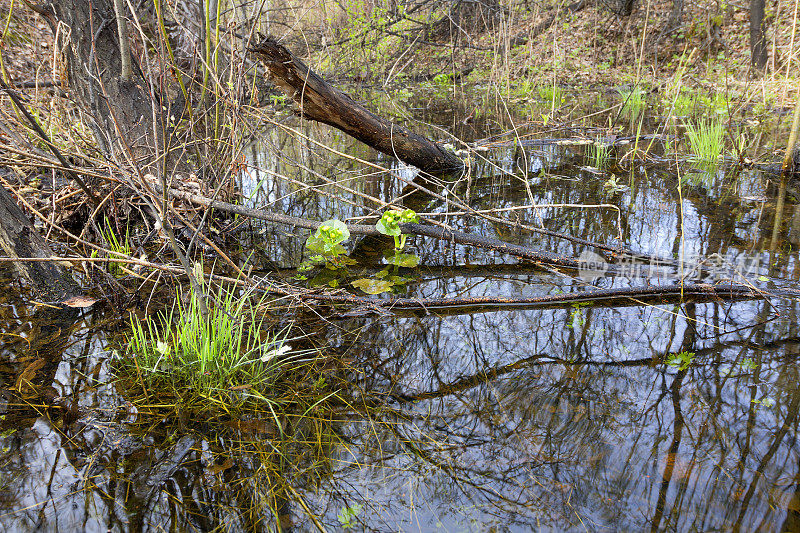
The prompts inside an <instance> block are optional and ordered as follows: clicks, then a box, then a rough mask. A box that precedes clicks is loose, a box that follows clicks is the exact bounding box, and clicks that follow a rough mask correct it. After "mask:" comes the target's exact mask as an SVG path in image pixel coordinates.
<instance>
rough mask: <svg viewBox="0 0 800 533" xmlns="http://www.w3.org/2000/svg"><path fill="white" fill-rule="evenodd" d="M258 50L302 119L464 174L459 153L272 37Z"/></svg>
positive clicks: (431, 168) (425, 166) (423, 164)
mask: <svg viewBox="0 0 800 533" xmlns="http://www.w3.org/2000/svg"><path fill="white" fill-rule="evenodd" d="M252 51H253V52H255V53H256V54H258V57H259V58H260V59H261V60H262V61H263V62H264V64H265V65H266V67H267V69H268V70H269V71H270V74H272V79H273V81H274V82H275V84H276V85H278V87H280V89H281V90H282V91H283V92H285V93H286V94H287V95H288V96H289V97H291V98H292V99H293V100H294V101H295V103H296V104H297V105H298V106H299V112H300V115H301V116H302V117H304V118H307V119H310V120H316V121H318V122H322V123H325V124H328V125H329V126H333V127H334V128H337V129H340V130H342V131H343V132H345V133H347V134H348V135H351V136H353V137H355V138H356V139H358V140H359V141H361V142H363V143H365V144H368V145H369V146H372V147H373V148H375V149H376V150H379V151H381V152H383V153H384V154H387V155H389V156H392V157H396V158H398V159H400V160H401V161H403V162H405V163H408V164H409V165H414V166H415V167H417V168H418V169H420V170H422V171H424V172H429V173H450V172H457V171H460V170H461V169H462V168H463V167H464V163H463V162H462V161H461V159H459V158H458V157H457V156H456V155H455V154H453V153H451V152H449V151H447V150H445V149H444V148H442V147H441V146H439V145H438V144H436V143H434V142H431V141H429V140H428V139H426V138H425V137H423V136H421V135H417V134H416V133H413V132H411V131H409V130H407V129H406V128H404V127H402V126H398V125H397V124H393V123H392V122H390V121H388V120H386V119H383V118H381V117H378V116H376V115H374V114H373V113H371V112H370V111H368V110H367V109H366V108H364V107H363V106H362V105H360V104H358V103H356V102H355V101H353V100H352V99H351V98H350V97H349V96H347V95H346V94H344V93H343V92H341V91H340V90H338V89H336V88H334V87H332V86H330V85H328V83H326V82H325V81H324V80H323V79H322V77H320V76H319V75H318V74H316V73H315V72H314V71H312V70H311V69H309V68H308V67H307V66H306V65H305V64H304V63H303V62H302V61H300V60H299V59H298V58H296V57H295V56H294V55H292V53H291V52H289V50H287V49H286V47H285V46H283V45H281V44H278V42H277V41H275V40H273V39H271V38H267V39H265V40H264V41H263V42H261V43H260V44H257V45H255V46H253V48H252Z"/></svg>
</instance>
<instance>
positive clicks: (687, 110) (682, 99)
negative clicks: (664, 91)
mask: <svg viewBox="0 0 800 533" xmlns="http://www.w3.org/2000/svg"><path fill="white" fill-rule="evenodd" d="M696 105H697V99H696V98H695V97H694V96H693V95H691V94H686V93H684V92H681V93H680V94H678V95H677V96H676V97H675V101H674V102H673V104H672V112H673V114H674V115H677V116H679V117H688V116H691V115H693V114H694V108H695V106H696Z"/></svg>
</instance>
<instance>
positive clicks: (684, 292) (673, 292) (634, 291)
mask: <svg viewBox="0 0 800 533" xmlns="http://www.w3.org/2000/svg"><path fill="white" fill-rule="evenodd" d="M294 296H297V297H298V298H301V299H303V300H316V301H318V302H324V303H330V304H350V305H358V306H360V307H362V308H364V309H365V311H369V310H373V311H376V312H380V310H381V309H383V310H387V311H392V310H404V311H423V312H428V311H432V310H436V311H437V312H438V313H447V312H452V311H455V310H457V311H459V312H464V310H466V309H472V310H473V311H499V310H502V309H538V308H553V307H569V306H572V305H574V304H576V303H584V304H585V303H590V302H591V303H598V302H607V303H610V304H617V305H620V304H621V303H625V304H627V305H630V304H631V303H633V304H635V305H645V304H646V305H660V304H667V303H681V302H686V301H694V302H708V301H736V300H748V299H754V298H771V297H774V298H800V291H797V290H795V291H785V290H784V291H761V290H758V289H755V288H752V287H748V286H746V285H739V284H719V285H711V284H708V283H692V284H683V285H666V286H647V287H627V288H623V289H591V290H586V291H574V292H569V293H561V294H546V295H542V296H530V297H515V296H489V297H479V298H469V297H456V298H376V297H370V296H355V295H351V294H341V293H339V294H331V293H314V292H305V293H298V294H295V295H294Z"/></svg>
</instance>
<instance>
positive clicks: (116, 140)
mask: <svg viewBox="0 0 800 533" xmlns="http://www.w3.org/2000/svg"><path fill="white" fill-rule="evenodd" d="M49 15H50V16H49V17H48V20H49V21H50V23H51V25H53V26H55V24H56V23H60V24H63V25H65V26H66V27H67V28H68V30H67V31H65V30H64V29H62V30H61V31H60V32H58V35H60V36H61V38H62V39H63V42H62V43H61V44H62V45H64V50H65V53H66V56H67V76H68V79H69V90H70V94H71V95H72V96H73V98H74V99H75V100H76V101H77V103H78V104H80V105H81V106H82V107H83V109H84V111H86V112H87V113H88V114H89V115H90V116H91V118H92V119H93V120H92V121H90V124H91V126H92V128H93V130H94V131H93V133H94V136H95V138H96V140H97V142H98V143H99V145H100V149H101V150H102V151H103V152H104V153H105V154H106V155H109V156H113V155H116V156H118V157H119V159H120V160H121V161H125V160H126V159H127V155H128V148H130V151H131V155H132V156H133V158H134V159H143V160H145V161H148V160H149V159H151V156H152V153H153V150H154V149H155V148H156V147H158V146H159V143H158V141H159V139H158V138H156V137H157V136H158V137H160V136H161V135H160V133H158V132H159V131H161V127H160V126H161V124H158V125H157V126H159V127H157V128H155V129H156V131H155V132H154V128H153V120H154V118H155V119H156V120H158V121H159V122H160V117H161V115H162V109H161V106H160V104H156V103H155V102H154V101H153V99H152V98H151V97H150V92H149V90H148V80H145V79H144V78H143V76H142V71H141V70H140V69H139V68H136V66H134V67H133V69H132V72H131V78H130V79H128V80H126V79H123V77H122V76H121V74H122V67H123V61H122V56H121V54H120V44H119V33H118V29H117V23H116V21H117V17H116V14H115V11H114V3H113V0H55V1H54V2H53V4H52V13H50V14H49ZM128 59H130V58H128ZM154 110H155V113H154ZM123 143H124V145H123ZM125 145H127V146H125ZM148 162H149V161H148Z"/></svg>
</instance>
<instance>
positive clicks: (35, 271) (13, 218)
mask: <svg viewBox="0 0 800 533" xmlns="http://www.w3.org/2000/svg"><path fill="white" fill-rule="evenodd" d="M0 246H2V247H3V249H4V250H5V252H6V253H7V254H8V255H9V256H10V257H12V258H14V259H18V258H20V257H22V258H28V257H52V256H53V252H52V251H51V250H50V247H49V246H48V245H47V243H46V242H45V241H44V239H43V238H42V236H41V235H39V232H38V231H36V228H34V227H33V224H31V222H30V220H28V218H27V217H26V216H25V213H23V212H22V210H21V209H20V208H19V206H17V204H16V202H14V200H13V199H12V197H11V195H10V194H8V192H7V191H6V190H5V188H4V187H2V186H0ZM14 266H15V267H16V269H17V270H18V271H19V273H20V274H22V275H23V276H24V277H25V278H26V279H27V280H28V281H30V282H31V284H32V285H33V287H34V288H35V289H36V291H37V292H38V293H39V294H41V295H42V297H44V298H45V299H46V300H47V301H50V302H63V301H65V300H68V299H69V298H72V297H73V296H78V295H80V294H81V290H80V287H78V285H77V284H76V283H75V281H74V280H73V279H72V276H71V275H70V273H69V272H68V271H67V269H66V268H64V267H63V266H62V265H60V264H58V263H56V262H53V261H42V262H38V261H37V262H25V261H15V262H14Z"/></svg>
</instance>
